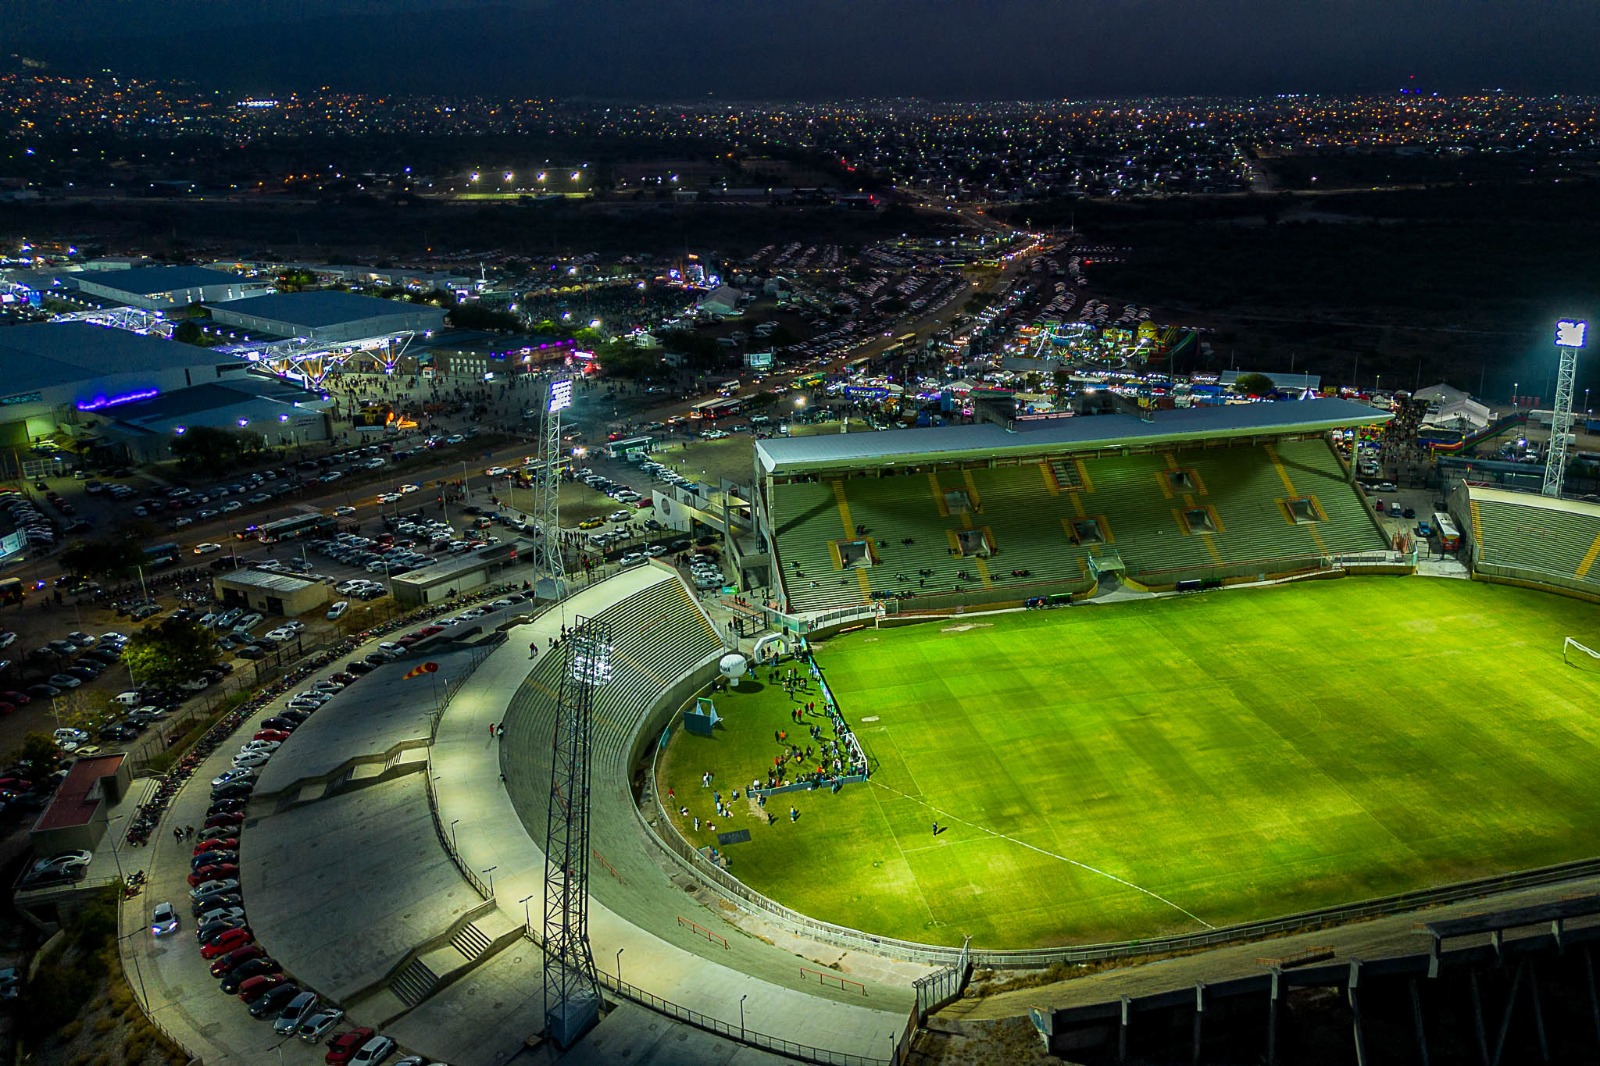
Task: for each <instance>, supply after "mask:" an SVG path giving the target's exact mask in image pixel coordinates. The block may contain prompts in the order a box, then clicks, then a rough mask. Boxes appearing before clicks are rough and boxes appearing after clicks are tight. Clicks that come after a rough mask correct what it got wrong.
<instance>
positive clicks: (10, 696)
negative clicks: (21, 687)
mask: <svg viewBox="0 0 1600 1066" xmlns="http://www.w3.org/2000/svg"><path fill="white" fill-rule="evenodd" d="M31 699H33V697H32V696H30V695H28V694H27V693H26V692H17V691H15V690H13V689H6V690H5V691H4V692H0V700H5V701H6V702H7V703H14V704H16V705H17V706H18V707H21V706H22V705H23V704H25V703H27V702H28V701H29V700H31Z"/></svg>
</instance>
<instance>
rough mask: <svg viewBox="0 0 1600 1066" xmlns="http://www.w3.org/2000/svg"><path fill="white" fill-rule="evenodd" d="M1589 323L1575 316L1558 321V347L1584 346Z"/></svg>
mask: <svg viewBox="0 0 1600 1066" xmlns="http://www.w3.org/2000/svg"><path fill="white" fill-rule="evenodd" d="M1588 332H1589V323H1587V322H1584V321H1582V320H1580V319H1575V318H1563V319H1561V320H1560V321H1559V322H1557V323H1556V347H1557V348H1582V347H1583V345H1584V339H1585V336H1586V335H1587V334H1588Z"/></svg>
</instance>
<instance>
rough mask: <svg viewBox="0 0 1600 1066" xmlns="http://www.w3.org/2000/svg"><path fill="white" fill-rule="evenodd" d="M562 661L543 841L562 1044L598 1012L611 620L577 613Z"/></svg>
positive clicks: (553, 993) (551, 972) (550, 961)
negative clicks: (601, 693)
mask: <svg viewBox="0 0 1600 1066" xmlns="http://www.w3.org/2000/svg"><path fill="white" fill-rule="evenodd" d="M563 666H564V669H563V671H562V674H561V689H560V692H559V694H558V696H557V704H556V721H555V745H554V755H555V758H554V760H553V765H552V766H551V768H550V810H549V813H548V816H547V818H548V820H547V822H546V826H545V840H544V1025H545V1035H546V1036H548V1037H550V1039H552V1040H554V1041H555V1042H556V1043H557V1044H558V1045H559V1046H560V1047H561V1048H562V1049H563V1050H565V1049H566V1048H569V1047H571V1046H572V1044H573V1043H574V1042H575V1041H576V1040H577V1039H578V1038H579V1037H581V1036H583V1034H584V1033H586V1032H588V1031H589V1029H590V1028H591V1027H592V1026H593V1025H594V1024H595V1022H596V1021H598V1020H599V1017H600V980H599V977H598V975H597V974H596V973H595V968H594V952H593V950H591V948H590V946H589V765H590V760H589V755H590V734H591V730H592V723H593V711H594V690H595V689H596V688H598V687H600V686H601V685H604V684H605V683H606V682H608V681H610V680H611V627H610V626H609V625H607V624H606V623H604V622H598V621H596V620H594V619H593V618H583V617H579V618H578V619H577V624H576V625H575V626H574V627H573V629H572V633H571V635H570V636H568V637H567V640H566V659H565V661H564V663H563Z"/></svg>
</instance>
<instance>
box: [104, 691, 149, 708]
mask: <svg viewBox="0 0 1600 1066" xmlns="http://www.w3.org/2000/svg"><path fill="white" fill-rule="evenodd" d="M111 702H112V704H113V705H114V706H117V707H129V708H132V707H137V706H139V704H141V703H143V702H144V701H143V700H141V699H140V698H139V694H138V693H137V692H119V693H117V694H116V695H115V696H112V697H111Z"/></svg>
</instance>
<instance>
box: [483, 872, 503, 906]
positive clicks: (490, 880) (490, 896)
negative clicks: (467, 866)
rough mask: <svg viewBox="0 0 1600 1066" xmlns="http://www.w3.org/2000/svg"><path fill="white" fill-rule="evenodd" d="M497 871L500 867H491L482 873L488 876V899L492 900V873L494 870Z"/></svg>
mask: <svg viewBox="0 0 1600 1066" xmlns="http://www.w3.org/2000/svg"><path fill="white" fill-rule="evenodd" d="M498 869H500V867H498V866H491V867H489V868H488V869H487V870H485V871H483V872H484V873H486V874H488V875H489V898H490V899H494V872H495V871H496V870H498Z"/></svg>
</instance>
